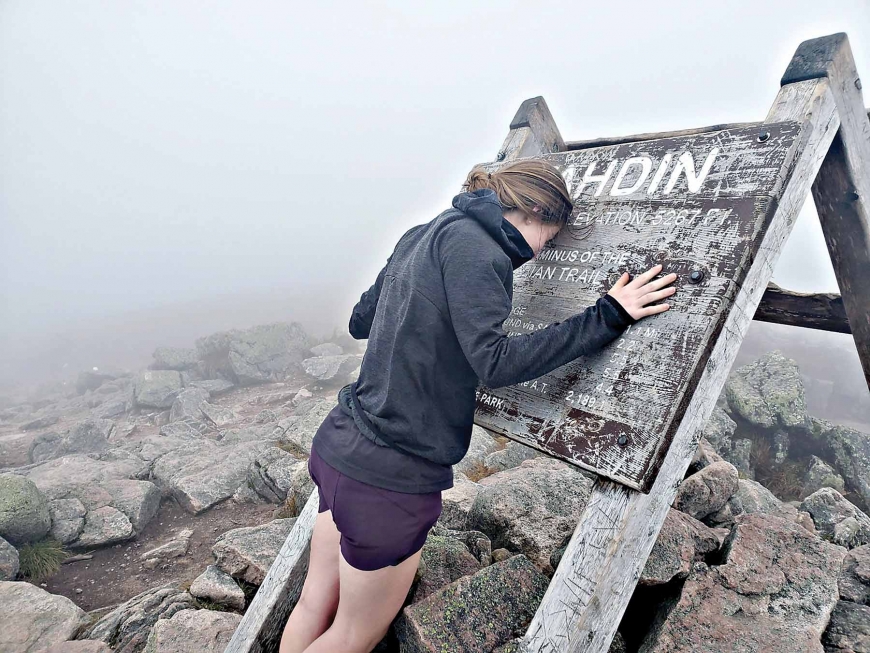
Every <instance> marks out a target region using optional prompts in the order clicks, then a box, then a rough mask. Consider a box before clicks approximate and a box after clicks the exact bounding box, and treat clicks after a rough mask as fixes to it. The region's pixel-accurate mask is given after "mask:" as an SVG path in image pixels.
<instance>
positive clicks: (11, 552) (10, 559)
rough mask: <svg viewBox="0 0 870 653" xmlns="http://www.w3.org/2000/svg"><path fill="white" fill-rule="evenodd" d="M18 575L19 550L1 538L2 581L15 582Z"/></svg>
mask: <svg viewBox="0 0 870 653" xmlns="http://www.w3.org/2000/svg"><path fill="white" fill-rule="evenodd" d="M17 575H18V550H17V549H16V548H15V547H14V546H12V545H11V544H9V542H7V541H6V540H4V539H3V538H2V537H0V581H3V580H15V577H16V576H17Z"/></svg>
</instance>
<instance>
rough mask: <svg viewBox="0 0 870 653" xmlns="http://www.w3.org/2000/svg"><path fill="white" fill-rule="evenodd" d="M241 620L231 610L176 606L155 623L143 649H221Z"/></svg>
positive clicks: (206, 652)
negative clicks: (170, 615)
mask: <svg viewBox="0 0 870 653" xmlns="http://www.w3.org/2000/svg"><path fill="white" fill-rule="evenodd" d="M241 620H242V617H241V615H238V614H234V613H232V612H216V611H214V610H179V611H178V612H176V613H175V614H174V615H172V617H171V618H169V619H160V620H159V621H158V622H157V623H156V624H154V627H153V628H152V629H151V633H150V634H149V635H148V643H147V644H146V646H145V653H223V652H224V649H225V648H226V647H227V644H229V643H230V639H231V638H232V636H233V633H234V632H235V630H236V628H237V627H238V625H239V622H240V621H241Z"/></svg>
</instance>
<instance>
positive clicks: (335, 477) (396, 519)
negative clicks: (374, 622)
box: [308, 448, 441, 571]
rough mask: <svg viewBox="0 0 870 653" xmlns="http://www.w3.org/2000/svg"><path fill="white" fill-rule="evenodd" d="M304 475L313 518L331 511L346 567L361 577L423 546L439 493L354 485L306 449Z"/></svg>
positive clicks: (438, 503) (438, 507) (438, 506)
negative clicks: (312, 487) (314, 503)
mask: <svg viewBox="0 0 870 653" xmlns="http://www.w3.org/2000/svg"><path fill="white" fill-rule="evenodd" d="M308 473H309V474H310V475H311V478H312V479H313V480H314V483H315V484H316V485H317V489H318V493H319V495H320V505H319V507H318V509H317V512H318V513H321V512H323V511H324V510H331V511H332V520H333V522H335V526H336V528H338V530H339V532H340V533H341V539H340V541H339V546H340V549H341V554H342V555H343V556H344V559H345V560H347V562H348V564H350V565H351V566H352V567H356V568H357V569H361V570H363V571H372V570H374V569H381V568H382V567H386V566H388V565H389V566H392V567H394V566H396V565H397V564H399V563H400V562H402V561H403V560H405V559H407V558H409V557H410V556H412V555H413V554H415V553H416V552H417V551H419V550H420V548H421V547H422V546H423V544H424V543H425V542H426V537H427V536H428V535H429V530H430V529H431V528H432V526H433V525H434V524H435V522H436V521H438V517H439V516H440V515H441V491H440V490H439V491H437V492H429V493H425V494H410V493H408V492H394V491H392V490H385V489H383V488H379V487H377V486H374V485H369V484H368V483H362V482H361V481H357V480H356V479H353V478H351V477H349V476H347V475H346V474H342V473H341V472H340V471H338V470H337V469H335V468H334V467H332V466H330V465H329V464H327V462H326V461H325V460H323V458H321V457H320V456H319V455H318V454H317V450H316V449H314V448H312V449H311V457H310V458H309V459H308Z"/></svg>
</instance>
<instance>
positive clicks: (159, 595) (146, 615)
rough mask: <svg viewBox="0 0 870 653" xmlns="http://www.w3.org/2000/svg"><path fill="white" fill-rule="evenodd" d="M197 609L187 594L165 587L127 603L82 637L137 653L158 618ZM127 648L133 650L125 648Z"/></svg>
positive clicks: (110, 613) (172, 587)
mask: <svg viewBox="0 0 870 653" xmlns="http://www.w3.org/2000/svg"><path fill="white" fill-rule="evenodd" d="M196 607H198V606H197V603H196V599H194V598H193V597H192V596H191V595H190V594H188V593H187V592H185V591H182V590H180V589H178V588H176V587H174V586H172V585H170V584H167V585H162V586H160V587H155V588H152V589H149V590H146V591H144V592H142V593H141V594H137V595H136V596H134V597H133V598H132V599H130V600H129V601H125V602H124V603H122V604H121V605H119V606H118V607H117V608H115V609H114V610H112V611H111V612H109V613H108V614H106V615H104V616H103V617H102V618H101V619H100V620H99V621H97V622H96V623H95V624H94V625H92V626H91V627H90V628H88V629H87V630H86V631H85V633H84V634H83V636H80V638H83V639H93V640H98V641H101V642H104V643H106V644H109V645H111V646H113V647H114V648H115V650H116V651H125V650H131V651H132V650H136V651H138V650H141V648H142V646H144V644H145V640H146V638H147V637H148V632H149V631H150V630H151V627H152V626H153V625H154V624H155V623H156V622H157V620H158V619H169V618H170V617H172V615H174V614H175V613H176V612H179V611H180V610H186V609H189V608H196ZM127 646H129V647H130V648H129V649H128V648H125V647H127Z"/></svg>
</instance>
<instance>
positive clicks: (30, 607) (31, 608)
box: [0, 581, 85, 653]
mask: <svg viewBox="0 0 870 653" xmlns="http://www.w3.org/2000/svg"><path fill="white" fill-rule="evenodd" d="M84 621H85V612H84V610H82V609H81V608H79V607H78V606H77V605H76V604H75V603H73V602H72V601H70V600H69V599H68V598H66V597H65V596H58V595H55V594H49V593H48V592H46V591H45V590H44V589H42V588H39V587H36V586H35V585H31V584H30V583H24V582H20V583H14V582H7V581H0V623H2V624H3V628H0V651H9V652H10V653H12V652H13V651H14V652H15V653H28V652H30V651H41V650H43V649H44V648H46V647H48V646H52V645H55V644H60V643H61V642H65V641H67V640H69V639H72V638H73V636H75V634H76V632H77V631H78V629H79V628H80V627H81V626H82V624H83V623H84Z"/></svg>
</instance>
